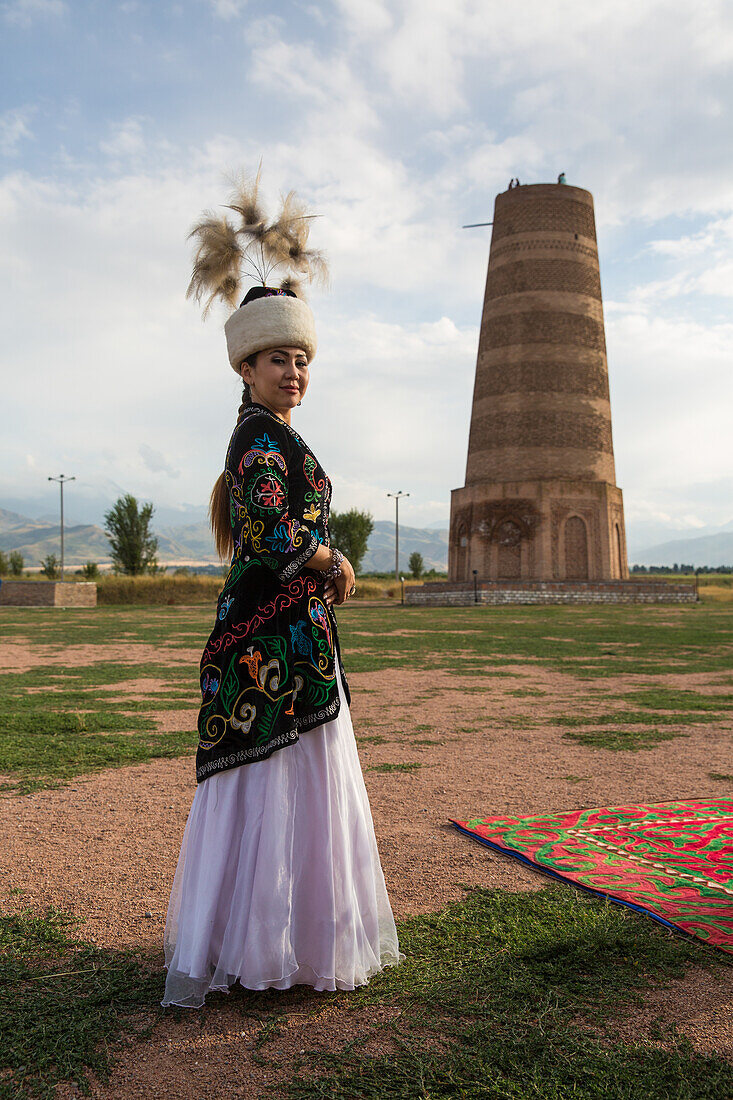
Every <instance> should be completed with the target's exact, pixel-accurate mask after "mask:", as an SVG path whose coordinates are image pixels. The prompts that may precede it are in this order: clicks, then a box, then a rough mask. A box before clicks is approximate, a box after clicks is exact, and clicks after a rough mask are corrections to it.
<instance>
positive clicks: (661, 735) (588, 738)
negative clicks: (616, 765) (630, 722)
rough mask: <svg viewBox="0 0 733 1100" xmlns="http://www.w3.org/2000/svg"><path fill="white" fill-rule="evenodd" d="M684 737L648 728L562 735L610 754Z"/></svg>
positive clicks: (645, 747)
mask: <svg viewBox="0 0 733 1100" xmlns="http://www.w3.org/2000/svg"><path fill="white" fill-rule="evenodd" d="M684 736H686V735H685V734H682V733H672V732H670V731H669V730H658V729H652V728H650V727H646V728H645V729H640V730H620V729H597V730H583V731H582V732H581V733H565V734H563V737H565V738H567V739H568V740H570V741H577V742H578V743H579V744H581V745H586V746H587V747H588V748H590V749H608V750H609V751H611V752H638V751H639V750H640V749H651V748H654V746H655V745H657V744H658V743H659V742H660V741H673V740H674V738H675V737H684Z"/></svg>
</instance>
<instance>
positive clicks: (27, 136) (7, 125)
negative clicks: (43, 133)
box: [0, 107, 33, 157]
mask: <svg viewBox="0 0 733 1100" xmlns="http://www.w3.org/2000/svg"><path fill="white" fill-rule="evenodd" d="M32 114H33V109H32V108H30V107H17V108H15V109H13V110H9V111H5V112H4V113H3V114H2V115H0V154H2V155H3V156H5V157H15V156H17V155H18V153H19V152H20V150H19V146H20V143H21V142H22V141H28V140H32V139H33V133H32V132H31V129H30V127H29V126H28V122H29V121H30V118H31V115H32Z"/></svg>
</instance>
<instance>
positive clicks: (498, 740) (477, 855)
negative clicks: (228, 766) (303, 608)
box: [0, 646, 733, 1100]
mask: <svg viewBox="0 0 733 1100" xmlns="http://www.w3.org/2000/svg"><path fill="white" fill-rule="evenodd" d="M94 648H95V655H96V657H97V659H99V655H100V653H99V651H100V647H96V646H95V647H94ZM110 648H113V647H110ZM135 648H136V647H135ZM141 648H142V647H141ZM8 650H9V651H12V658H13V662H14V664H15V666H17V667H19V668H20V667H27V666H26V662H27V661H28V660H30V661H31V662H32V663H33V664H38V663H39V655H38V653H37V651H36V652H34V653H33V655H32V657H31V656H30V655H29V654H22V653H21V652H20V647H18V646H8ZM7 656H8V657H9V656H11V653H10V652H9V653H8V655H7ZM79 656H80V657H81V655H79ZM67 657H68V654H67ZM126 657H127V659H128V660H129V658H130V651H129V648H128V649H126ZM156 657H157V662H158V663H160V662H161V654H160V651H159V650H158V652H157V655H156ZM171 657H172V660H174V661H175V663H176V664H177V665H178V664H179V662H180V658H181V651H180V650H179V651H177V653H176V654H175V657H174V656H173V654H171ZM5 658H6V655H5V653H4V651H3V649H2V648H0V661H2V663H3V666H4V667H6V668H7V667H8V665H7V664H6V660H5ZM105 659H108V655H107V654H106V652H105ZM512 673H513V675H512V676H505V677H492V676H490V675H488V676H486V677H477V676H473V675H472V676H466V677H463V678H461V677H460V676H456V675H454V674H449V673H447V672H436V671H415V670H409V671H407V670H402V669H392V670H384V671H380V672H370V673H361V674H352V675H350V676H349V683H350V686H351V689H352V716H353V720H354V728H355V731H356V736H357V739H358V740H359V738H360V737H361V736H366V735H369V736H374V735H381V736H383V737H385V738H386V739H387V740H386V742H385V743H383V744H375V743H369V742H365V741H359V753H360V757H361V761H362V766H363V768H364V776H365V780H366V785H367V790H368V793H369V798H370V803H371V808H372V815H373V818H374V824H375V829H376V834H377V840H378V845H379V851H380V855H381V860H382V866H383V868H384V873H385V878H386V881H387V888H388V891H389V895H390V899H391V902H392V907H393V911H394V915H395V918H396V919H397V920H398V921H399V920H400V919H401V918H404V917H406V916H408V915H411V914H417V913H425V912H430V911H434V910H436V909H439V908H441V907H443V906H445V905H446V904H447V903H448V902H450V901H452V900H456V899H460V898H461V897H462V896H463V893H464V890H463V888H464V887H465V886H473V885H481V886H489V887H504V888H507V889H510V890H536V889H539V888H541V887H543V886H545V885H546V884H547V881H548V880H547V879H546V878H544V877H543V876H542V875H540V874H538V873H537V872H534V871H532V870H530V869H525V868H524V867H522V866H521V865H520V864H519V863H517V862H514V861H511V860H509V859H507V858H504V857H501V856H499V855H498V854H494V853H492V852H491V851H490V850H489V849H487V848H485V847H483V846H481V845H479V844H477V843H476V842H475V841H472V840H471V839H470V838H469V837H466V836H465V835H462V834H460V833H459V832H458V830H456V829H455V828H454V827H453V826H452V825H451V824H450V823H449V820H448V819H449V818H451V817H456V818H461V819H464V818H469V817H474V816H485V815H490V814H497V815H500V814H507V815H519V816H526V815H529V814H533V813H539V812H542V811H545V810H553V811H557V810H565V809H570V808H575V807H585V806H602V805H609V804H613V803H620V802H640V801H641V802H643V801H651V802H658V801H664V800H665V799H673V798H677V797H682V796H685V795H687V796H704V795H713V796H719V795H721V794H723V793H726V792H725V791H724V790H723V789H722V788H721V783H720V782H719V781H717V782H716V781H715V780H713V779H711V778H710V777H709V773H711V772H712V773H716V772H718V773H725V772H729V771H730V759H731V741H732V740H733V737H732V736H731V732H732V731H731V725H730V723H728V724H727V727H726V725H725V723H717V724H714V725H698V726H694V725H690V726H689V727H685V728H684V729H683V732H684V733H685V735H686V736H684V737H677V738H676V739H675V740H671V741H666V742H661V743H659V744H657V745H655V746H654V747H652V748H649V749H644V750H641V751H638V752H620V753H619V752H610V751H607V750H603V749H594V748H589V747H586V746H583V745H581V744H578V743H576V742H573V741H570V740H567V739H563V737H562V730H561V729H560V728H558V727H557V726H552V725H550V724H549V723H548V719H549V718H551V717H552V716H553V715H557V714H567V713H568V712H569V711H572V700H573V698H574V697H575V698H576V699H577V697H578V692H579V690H580V691H581V692H582V693H583V696H582V703H583V708H584V709H586V708H588V709H590V708H591V707H592V706H593V701H594V699H596V700H597V706H598V708H599V709H603V710H605V709H607V703H606V702H605V701H604V697H603V695H598V696H594V695H593V693H592V692H591V691H589V690H588V688H589V687H592V686H593V685H592V684H587V683H586V684H584V685H582V687H581V688H580V689H579V688H578V684H577V681H575V680H573V679H572V678H571V677H569V676H566V675H564V674H562V673H560V672H555V671H551V670H547V669H537V668H536V667H529V666H512ZM649 680H650V678H649V676H648V675H646V676H644V677H643V678H642V677H634V676H628V677H626V678H625V679H624V680H619V679H615V680H614V691H615V692H618V693H621V692H624V691H628V690H632V689H633V688H635V687H640V686H642V684H643V686H645V687H646V686H648V685H649ZM715 681H716V677H715V676H708V675H699V676H675V675H670V676H665V677H655V683H658V684H660V685H665V686H669V687H675V688H695V689H696V690H698V691H712V692H715V691H716V690H722V688H716V683H715ZM140 687H141V684H139V683H137V682H135V681H132V682H131V683H130V684H129V688H130V690H131V692H136V691H137V692H138V693H139V691H140ZM520 689H524V690H526V689H531V690H535V691H542V692H544V694H542V695H513V694H511V693H512V692H517V691H518V690H520ZM159 717H160V721H161V727H160V728H161V729H163V728H165V727H166V726H167V727H168V728H174V727H175V728H178V729H181V728H186V725H183V724H182V723H187V724H189V725H190V726H191V729H192V730H193V729H194V728H195V718H196V711H165V712H161V714H160V716H159ZM421 727H429V729H425V728H421ZM304 736H307V734H305V735H304ZM420 742H423V743H420ZM426 742H438V743H426ZM405 761H412V762H418V763H420V764H421V767H420V768H419V769H417V770H415V771H412V772H379V771H372V770H370V768H371V767H373V766H374V765H379V764H382V763H399V762H405ZM193 792H194V775H193V759H192V757H186V758H179V759H175V760H156V761H152V762H150V763H146V764H142V765H135V766H132V767H127V768H121V769H114V770H110V771H106V772H102V773H100V774H97V775H94V776H88V777H83V778H79V779H77V780H74V781H72V782H71V783H70V784H69V785H68V786H67V787H63V788H60V789H56V790H49V791H40V792H38V793H35V794H32V795H28V796H25V797H19V796H17V795H13V794H12V793H1V794H0V828H1V829H2V833H3V836H4V837H5V842H6V843H5V848H6V856H5V859H3V861H2V862H3V865H4V867H3V872H4V874H3V885H4V887H5V890H4V892H5V893H8V892H9V891H10V890H11V889H12V888H19V889H20V890H21V891H22V895H19V896H18V897H19V901H18V904H22V905H23V906H26V905H33V906H45V905H47V904H54V905H58V906H61V907H63V908H68V909H70V910H72V911H73V912H74V913H75V914H77V915H78V916H79V917H80V918H82V919H83V921H84V922H85V923H84V924H83V926H82V928H81V932H80V934H81V935H82V936H83V937H84V938H85V939H87V940H91V941H93V942H94V943H97V944H99V945H105V946H110V947H115V946H119V945H132V946H134V947H135V948H136V949H139V950H141V951H143V952H156V951H158V952H160V953H161V954H160V958H161V966H162V951H161V945H162V932H163V925H164V921H165V913H166V906H167V901H168V894H169V891H170V887H171V883H172V879H173V872H174V869H175V864H176V860H177V857H178V852H179V847H180V842H181V837H182V834H183V828H184V825H185V821H186V816H187V814H188V810H189V807H190V804H191V799H192V797H193ZM6 868H7V870H6ZM161 992H162V987H161ZM247 996H248V994H246V993H244V992H243V991H242V990H241V989H237V990H235V991H234V992H233V993H232V994H231V995H230V997H229V998H227V999H226V1000H224V1001H223V1002H222V1003H217V1004H215V1005H211V1006H207V1009H206V1010H205V1012H204V1013H203V1014H201V1015H200V1014H199V1013H198V1012H189V1013H186V1012H182V1013H180V1014H178V1013H176V1014H173V1013H171V1014H167V1015H166V1018H165V1019H164V1020H163V1021H162V1022H160V1023H159V1024H158V1025H157V1026H156V1028H155V1032H154V1035H153V1038H152V1039H151V1040H150V1041H147V1042H144V1043H140V1044H136V1045H135V1046H134V1047H133V1048H131V1051H130V1053H129V1055H127V1056H125V1055H123V1057H122V1059H121V1060H120V1062H119V1063H118V1067H117V1068H116V1070H115V1072H114V1074H113V1078H112V1080H111V1082H110V1084H109V1085H106V1086H102V1085H99V1084H95V1086H94V1089H93V1096H94V1097H95V1098H97V1100H110V1098H113V1097H114V1098H117V1097H120V1098H128V1097H129V1098H130V1100H135V1098H140V1100H143V1098H144V1100H152V1098H154V1097H180V1098H181V1100H198V1098H199V1097H203V1096H206V1097H207V1098H216V1097H220V1096H221V1097H223V1096H228V1097H242V1098H250V1097H252V1098H254V1097H259V1096H261V1095H262V1093H261V1091H260V1089H261V1087H262V1085H263V1084H265V1083H266V1082H268V1081H276V1080H277V1079H279V1078H280V1077H281V1076H282V1075H283V1073H284V1072H285V1070H293V1069H295V1068H296V1067H297V1064H298V1059H299V1058H300V1057H301V1056H302V1057H303V1059H304V1063H305V1061H306V1059H307V1055H306V1054H305V1053H303V1052H306V1051H307V1050H309V1049H312V1048H315V1047H318V1048H321V1047H323V1048H327V1049H338V1048H340V1047H341V1046H342V1045H343V1044H344V1043H346V1042H347V1041H349V1039H351V1038H355V1037H357V1036H358V1037H360V1038H361V1039H364V1042H365V1044H366V1046H365V1049H366V1050H368V1051H371V1052H373V1053H380V1052H387V1051H389V1050H390V1049H391V1044H392V1042H393V1040H392V1039H390V1037H389V1024H390V1022H391V1021H392V1020H393V1019H394V1017H395V1016H396V1015H397V1016H398V1015H399V1011H398V1010H396V1009H393V1008H388V1007H384V1006H382V1007H378V1008H371V1009H358V1010H356V1011H353V1010H351V1009H349V1007H348V997H349V994H348V993H336V994H333V993H319V992H316V991H313V990H311V989H309V988H308V987H296V988H295V989H292V990H288V991H283V992H280V991H274V990H270V991H266V992H265V993H264V994H259V995H258V996H259V997H261V998H263V999H262V1001H261V1003H262V1004H263V1005H266V1006H268V1007H273V1006H277V1007H278V1008H280V1010H281V1011H282V1012H283V1014H284V1015H285V1020H284V1022H283V1024H282V1026H281V1028H280V1031H279V1033H278V1034H277V1035H276V1036H275V1037H274V1038H273V1039H272V1040H271V1041H269V1042H268V1043H267V1044H266V1045H265V1047H263V1048H262V1050H261V1051H260V1054H262V1055H264V1056H265V1058H266V1059H267V1063H266V1064H265V1065H261V1064H260V1063H259V1061H258V1059H257V1057H254V1058H253V1051H254V1036H255V1033H256V1031H257V1030H258V1028H257V1027H256V1026H255V1025H253V1023H252V1021H251V1020H247V1019H246V1018H245V1017H244V1016H243V1015H242V1013H241V1011H240V1010H239V1008H238V1005H240V1004H241V1003H242V1000H243V998H245V997H247ZM314 1014H315V1015H314ZM659 1016H661V1017H662V1018H663V1019H664V1020H666V1021H668V1022H670V1023H674V1024H676V1025H677V1027H678V1029H679V1031H680V1032H681V1033H682V1034H685V1035H687V1036H688V1037H689V1039H690V1040H691V1042H692V1043H693V1045H694V1046H695V1047H696V1048H697V1049H699V1050H700V1051H705V1052H711V1051H715V1052H717V1053H719V1054H721V1055H723V1056H725V1057H728V1058H731V1060H733V968H731V970H730V971H726V972H723V974H722V976H712V977H711V975H710V973H709V972H707V971H704V970H703V969H702V968H700V969H693V970H692V971H691V972H689V973H688V975H687V976H686V977H685V979H684V980H682V981H680V982H672V983H670V984H668V985H667V986H666V987H664V988H659V989H654V990H652V991H650V992H649V993H648V994H647V995H646V997H645V1006H644V1009H643V1010H642V1012H641V1015H639V1012H638V1010H635V1013H634V1016H633V1024H632V1023H628V1024H624V1022H623V1019H622V1020H621V1022H620V1023H619V1028H620V1029H621V1031H622V1032H623V1030H624V1028H625V1027H626V1028H627V1029H628V1031H629V1036H630V1035H631V1032H632V1029H633V1034H634V1036H635V1037H637V1038H638V1037H639V1035H640V1034H643V1033H644V1028H645V1025H646V1023H650V1022H651V1021H652V1020H653V1019H654V1017H659ZM202 1021H203V1022H202ZM360 1045H361V1044H360ZM279 1066H281V1067H283V1069H282V1070H281V1069H279V1068H278V1067H279ZM75 1095H78V1091H77V1090H76V1089H74V1088H73V1086H63V1088H61V1089H60V1090H59V1092H58V1097H59V1100H64V1098H67V1097H71V1096H75Z"/></svg>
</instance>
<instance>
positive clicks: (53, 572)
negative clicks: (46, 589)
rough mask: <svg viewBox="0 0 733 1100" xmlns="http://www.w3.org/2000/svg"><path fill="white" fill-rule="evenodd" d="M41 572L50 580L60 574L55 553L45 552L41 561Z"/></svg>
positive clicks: (53, 579) (56, 578)
mask: <svg viewBox="0 0 733 1100" xmlns="http://www.w3.org/2000/svg"><path fill="white" fill-rule="evenodd" d="M41 572H42V573H43V575H44V576H46V577H48V579H49V580H50V581H55V580H58V578H59V577H60V576H61V569H60V568H59V559H58V558H57V557H56V555H55V554H46V557H45V558H44V559H43V561H42V562H41Z"/></svg>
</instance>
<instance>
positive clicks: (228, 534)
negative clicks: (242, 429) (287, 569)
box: [209, 353, 257, 561]
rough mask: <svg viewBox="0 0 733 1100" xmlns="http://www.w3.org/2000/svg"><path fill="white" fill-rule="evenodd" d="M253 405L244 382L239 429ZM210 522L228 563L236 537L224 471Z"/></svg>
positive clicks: (218, 481) (211, 502)
mask: <svg viewBox="0 0 733 1100" xmlns="http://www.w3.org/2000/svg"><path fill="white" fill-rule="evenodd" d="M256 358H257V354H256V353H255V354H254V355H250V356H249V357H248V358H247V359H245V360H244V362H245V363H247V364H248V365H249V366H250V367H253V366H254V365H255V360H256ZM251 404H252V392H251V390H250V388H249V385H248V384H247V383H246V382H244V381H242V403H241V405H240V406H239V408H238V409H237V425H236V426H237V427H238V426H239V425H240V424H241V423H242V419H243V417H244V413H245V410H246V409H247V408H248V407H249V406H250V405H251ZM209 522H210V523H211V529H212V531H213V532H214V543H215V545H216V550H217V553H218V554H219V557H220V558H221V559H222V561H228V559H229V558H230V557H231V556H232V553H233V551H234V535H233V533H232V522H231V514H230V501H229V486H228V485H227V482H226V474H225V473H224V471H222V472H221V473H220V474H219V476H218V478H217V479H216V482H215V483H214V488H213V489H212V490H211V498H210V500H209Z"/></svg>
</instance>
